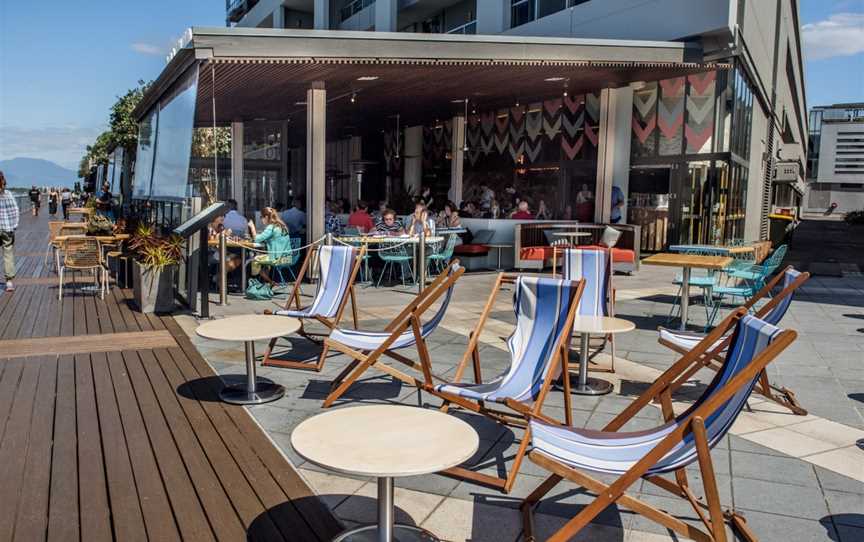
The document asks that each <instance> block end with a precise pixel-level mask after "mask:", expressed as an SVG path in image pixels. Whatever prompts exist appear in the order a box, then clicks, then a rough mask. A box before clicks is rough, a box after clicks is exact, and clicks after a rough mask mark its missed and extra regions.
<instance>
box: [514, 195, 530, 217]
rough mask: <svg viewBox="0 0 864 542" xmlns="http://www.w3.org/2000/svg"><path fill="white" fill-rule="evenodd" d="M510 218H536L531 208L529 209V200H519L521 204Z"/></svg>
mask: <svg viewBox="0 0 864 542" xmlns="http://www.w3.org/2000/svg"><path fill="white" fill-rule="evenodd" d="M510 218H513V219H515V220H532V219H533V218H534V215H533V214H531V211H530V210H528V202H527V201H525V200H524V199H523V200H522V201H520V202H519V206H518V207H517V209H516V211H515V212H514V213H513V214H512V215H510Z"/></svg>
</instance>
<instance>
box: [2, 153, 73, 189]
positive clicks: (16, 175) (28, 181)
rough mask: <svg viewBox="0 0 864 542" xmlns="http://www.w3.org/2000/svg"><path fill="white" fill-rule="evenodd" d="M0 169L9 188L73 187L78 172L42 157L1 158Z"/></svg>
mask: <svg viewBox="0 0 864 542" xmlns="http://www.w3.org/2000/svg"><path fill="white" fill-rule="evenodd" d="M0 171H2V172H3V174H4V175H5V176H6V182H7V183H8V185H9V188H13V187H27V186H32V185H34V184H35V185H36V186H68V187H69V188H72V186H73V185H74V183H75V181H76V180H78V174H77V173H76V172H74V171H72V170H71V169H66V168H64V167H63V166H61V165H59V164H55V163H54V162H51V161H50V160H43V159H41V158H12V159H11V160H0Z"/></svg>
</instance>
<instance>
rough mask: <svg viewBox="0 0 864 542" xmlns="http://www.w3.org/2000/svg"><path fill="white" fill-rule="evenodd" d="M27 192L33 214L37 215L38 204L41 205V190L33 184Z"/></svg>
mask: <svg viewBox="0 0 864 542" xmlns="http://www.w3.org/2000/svg"><path fill="white" fill-rule="evenodd" d="M27 194H29V196H30V203H32V204H33V216H39V206H40V205H42V192H40V191H39V189H38V188H36V185H35V184H34V185H33V188H31V189H30V192H27Z"/></svg>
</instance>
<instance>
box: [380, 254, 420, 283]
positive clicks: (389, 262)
mask: <svg viewBox="0 0 864 542" xmlns="http://www.w3.org/2000/svg"><path fill="white" fill-rule="evenodd" d="M406 247H407V244H398V245H396V246H393V247H389V248H386V249H383V250H381V252H379V253H378V256H379V257H380V258H381V259H382V260H383V261H384V267H383V268H382V269H381V275H380V276H379V277H378V284H376V285H375V286H376V288H377V287H380V286H381V280H382V279H383V278H384V274H385V273H387V270H388V269H389V270H390V280H391V281H392V280H393V268H394V267H395V266H396V265H397V264H398V265H399V269H400V273H401V275H402V286H406V285H407V284H406V282H405V276H406V274H408V275H410V276H411V283H413V282H414V270H413V269H411V261H412V260H413V259H414V256H412V255H411V254H409V253H408V249H407V248H406ZM405 268H408V273H405Z"/></svg>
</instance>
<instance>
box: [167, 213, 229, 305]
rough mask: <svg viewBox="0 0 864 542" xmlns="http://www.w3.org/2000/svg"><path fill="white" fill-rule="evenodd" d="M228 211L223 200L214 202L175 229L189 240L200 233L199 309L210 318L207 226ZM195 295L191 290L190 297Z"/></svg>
mask: <svg viewBox="0 0 864 542" xmlns="http://www.w3.org/2000/svg"><path fill="white" fill-rule="evenodd" d="M227 212H228V205H226V204H225V203H222V202H219V203H214V204H213V205H210V206H209V207H207V208H206V209H204V210H203V211H201V212H200V213H198V214H197V215H195V216H193V217H192V218H190V219H189V220H187V221H186V222H184V223H183V224H181V225H180V226H178V227H177V228H176V229H175V230H174V234H175V235H179V236H180V237H182V238H184V239H187V240H188V239H191V238H192V236H193V235H195V233H198V235H199V239H200V240H199V247H198V291H199V292H200V294H201V301H200V304H201V308H200V310H199V314H200V315H201V318H210V274H209V269H210V266H209V265H207V264H208V262H207V241H208V237H209V234H208V231H207V226H208V225H209V224H210V223H211V222H213V220H214V219H215V218H216V217H217V216H222V215H224V214H225V213H227ZM194 297H195V293H194V292H192V291H190V292H189V298H190V299H194Z"/></svg>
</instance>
